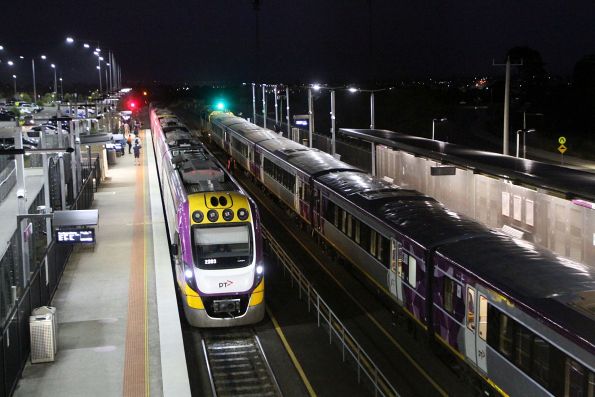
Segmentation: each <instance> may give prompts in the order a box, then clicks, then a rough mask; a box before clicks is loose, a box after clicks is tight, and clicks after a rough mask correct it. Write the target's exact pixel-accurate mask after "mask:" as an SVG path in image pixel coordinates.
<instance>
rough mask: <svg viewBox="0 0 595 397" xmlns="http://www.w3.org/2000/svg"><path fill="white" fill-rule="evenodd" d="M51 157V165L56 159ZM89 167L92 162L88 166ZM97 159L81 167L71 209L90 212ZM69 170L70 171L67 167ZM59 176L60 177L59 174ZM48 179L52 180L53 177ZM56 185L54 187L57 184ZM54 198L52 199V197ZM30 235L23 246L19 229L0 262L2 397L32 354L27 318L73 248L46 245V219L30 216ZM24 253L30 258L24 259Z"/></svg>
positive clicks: (48, 295) (46, 297) (45, 299)
mask: <svg viewBox="0 0 595 397" xmlns="http://www.w3.org/2000/svg"><path fill="white" fill-rule="evenodd" d="M56 159H57V157H56V158H55V159H54V160H51V159H50V164H53V165H51V166H50V176H51V175H52V174H51V169H52V168H51V167H55V164H58V161H57V160H56ZM87 164H89V163H87ZM99 164H100V162H99V157H95V159H94V161H93V162H92V163H91V166H87V167H86V170H85V168H83V175H84V176H85V178H84V179H83V181H82V186H81V189H80V193H79V194H78V195H77V196H76V197H74V198H73V199H72V202H71V204H70V205H69V206H70V208H72V209H87V208H90V206H91V204H92V201H93V193H94V189H95V187H96V184H95V183H96V181H98V180H99V178H96V176H97V175H99V172H100V170H99V167H100V165H99ZM67 169H70V167H68V168H67ZM59 175H60V174H59V173H58V176H59ZM50 181H52V179H51V178H50ZM57 182H58V183H54V182H53V181H52V184H51V186H52V187H53V186H55V185H59V184H60V181H59V180H58V181H57ZM50 196H51V195H50ZM44 200H45V198H44V190H43V188H42V189H41V191H40V192H39V193H38V195H37V196H36V197H35V199H34V200H33V201H32V202H31V204H30V206H29V211H28V212H29V213H30V214H35V213H37V208H38V206H39V205H41V204H43V203H44ZM28 224H30V225H31V226H30V227H31V229H30V230H31V234H30V235H29V237H28V239H27V241H26V242H25V244H27V246H26V247H25V248H26V250H23V249H22V247H21V238H20V236H19V231H18V230H17V231H16V232H15V233H14V234H13V236H12V238H11V239H10V241H9V242H8V247H7V250H6V252H5V254H4V256H3V257H2V258H1V259H0V331H1V337H0V343H1V345H2V348H1V349H0V397H2V396H10V395H11V394H12V392H13V391H14V388H15V387H16V384H17V381H18V379H19V376H20V373H21V371H22V370H23V368H24V366H25V364H26V362H27V359H28V357H29V352H30V341H29V316H30V314H31V311H32V310H33V309H34V308H36V307H39V306H44V305H48V304H50V302H51V301H52V298H53V296H54V293H55V292H56V288H57V286H58V282H59V280H60V278H61V276H62V273H63V272H64V267H65V265H66V263H67V262H68V258H69V257H70V254H71V253H72V250H73V248H72V246H64V245H57V244H55V242H54V241H53V240H51V242H50V243H49V244H48V243H47V241H48V239H47V236H46V220H45V219H44V218H39V217H37V218H36V217H31V218H28ZM23 251H26V253H27V254H28V255H23ZM24 258H28V259H29V264H30V266H29V274H27V275H25V274H23V269H24V268H26V267H24V266H23V261H24Z"/></svg>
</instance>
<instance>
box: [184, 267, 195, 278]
mask: <svg viewBox="0 0 595 397" xmlns="http://www.w3.org/2000/svg"><path fill="white" fill-rule="evenodd" d="M184 276H186V278H187V279H188V280H190V279H191V278H192V276H193V274H192V270H190V269H186V270H185V271H184Z"/></svg>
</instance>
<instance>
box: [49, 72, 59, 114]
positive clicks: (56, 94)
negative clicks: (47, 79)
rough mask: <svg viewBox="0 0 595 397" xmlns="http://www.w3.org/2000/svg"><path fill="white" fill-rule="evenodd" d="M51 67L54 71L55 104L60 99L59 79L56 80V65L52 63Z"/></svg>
mask: <svg viewBox="0 0 595 397" xmlns="http://www.w3.org/2000/svg"><path fill="white" fill-rule="evenodd" d="M50 66H51V67H52V69H54V104H55V103H56V100H57V99H58V79H57V78H56V65H55V64H53V63H52V64H51V65H50Z"/></svg>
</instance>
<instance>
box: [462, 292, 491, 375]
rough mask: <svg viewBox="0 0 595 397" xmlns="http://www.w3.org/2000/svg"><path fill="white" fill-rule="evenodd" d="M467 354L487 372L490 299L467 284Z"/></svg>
mask: <svg viewBox="0 0 595 397" xmlns="http://www.w3.org/2000/svg"><path fill="white" fill-rule="evenodd" d="M465 306H466V313H467V314H466V316H465V317H466V324H465V325H466V326H465V355H466V356H467V358H468V359H469V360H471V361H472V362H473V363H474V364H476V365H477V366H478V367H479V368H480V369H481V370H482V371H484V372H487V361H486V356H487V347H486V345H487V343H486V337H487V331H488V300H487V298H486V297H485V295H484V294H482V293H481V292H478V291H477V290H476V289H475V288H473V287H472V286H470V285H467V298H466V303H465Z"/></svg>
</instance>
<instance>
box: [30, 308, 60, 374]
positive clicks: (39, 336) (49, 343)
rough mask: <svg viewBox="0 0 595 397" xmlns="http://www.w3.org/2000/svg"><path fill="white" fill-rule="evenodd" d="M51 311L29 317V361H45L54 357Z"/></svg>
mask: <svg viewBox="0 0 595 397" xmlns="http://www.w3.org/2000/svg"><path fill="white" fill-rule="evenodd" d="M52 317H53V315H52V314H51V313H48V314H41V315H38V316H30V317H29V332H30V334H31V363H32V364H37V363H47V362H50V361H54V359H55V357H56V343H55V341H56V338H55V336H56V335H55V334H54V326H53V325H52Z"/></svg>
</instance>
